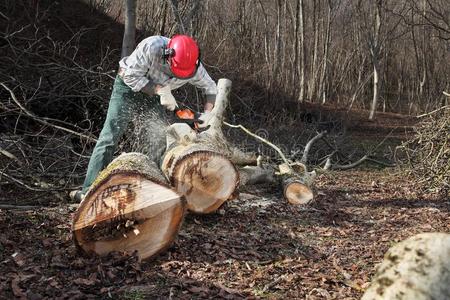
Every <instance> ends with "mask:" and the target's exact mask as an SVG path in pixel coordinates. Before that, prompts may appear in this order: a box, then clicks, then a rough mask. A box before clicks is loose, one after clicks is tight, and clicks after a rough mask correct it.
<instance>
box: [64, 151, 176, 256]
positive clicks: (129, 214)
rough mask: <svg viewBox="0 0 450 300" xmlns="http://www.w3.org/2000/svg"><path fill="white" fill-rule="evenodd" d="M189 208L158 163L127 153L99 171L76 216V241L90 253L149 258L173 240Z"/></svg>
mask: <svg viewBox="0 0 450 300" xmlns="http://www.w3.org/2000/svg"><path fill="white" fill-rule="evenodd" d="M184 212H185V200H184V198H183V197H182V196H180V194H179V193H177V192H175V191H174V190H173V189H172V188H171V187H170V186H169V185H168V184H167V181H166V179H165V178H164V176H163V175H162V174H161V172H160V170H159V169H158V167H157V165H156V164H155V163H154V162H152V161H151V160H150V159H149V158H148V157H147V156H145V155H143V154H139V153H127V154H122V155H121V156H119V157H118V158H116V159H115V160H114V161H112V162H111V163H110V164H109V166H108V167H107V168H106V169H105V170H104V171H103V172H101V173H100V175H99V176H98V178H97V180H96V181H95V182H94V183H93V185H92V187H91V188H90V190H89V192H88V193H87V195H86V197H85V199H84V200H83V201H82V202H81V203H80V206H79V208H78V210H77V211H76V213H75V215H74V219H73V226H72V231H73V236H74V240H75V243H76V244H77V245H78V246H79V248H81V249H82V250H83V251H85V252H87V253H96V254H98V255H105V254H107V253H109V252H111V251H121V252H128V253H133V252H135V251H137V254H138V256H139V258H140V259H146V258H150V257H152V256H154V255H156V254H157V253H159V252H160V251H162V250H164V249H165V248H167V247H168V246H170V244H171V243H172V241H173V240H174V238H175V237H176V235H177V233H178V231H179V228H180V226H181V223H182V220H183V216H184Z"/></svg>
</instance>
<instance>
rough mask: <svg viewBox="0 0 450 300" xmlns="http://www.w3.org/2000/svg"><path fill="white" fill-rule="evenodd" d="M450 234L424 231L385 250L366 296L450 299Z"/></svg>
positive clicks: (372, 299)
mask: <svg viewBox="0 0 450 300" xmlns="http://www.w3.org/2000/svg"><path fill="white" fill-rule="evenodd" d="M449 257H450V234H447V233H437V232H434V233H422V234H418V235H415V236H413V237H411V238H409V239H407V240H405V241H403V242H401V243H399V244H397V245H395V246H393V247H392V248H391V249H389V251H388V252H387V253H386V254H385V256H384V260H383V262H382V263H381V264H380V265H379V266H378V268H377V273H376V275H375V277H374V278H373V280H372V284H371V285H370V287H369V288H368V289H367V291H366V292H365V293H364V296H363V297H362V300H391V299H392V300H394V299H396V300H397V299H398V300H402V299H404V300H407V299H414V300H428V299H450V284H449V283H450V260H449Z"/></svg>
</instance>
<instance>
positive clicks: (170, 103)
mask: <svg viewBox="0 0 450 300" xmlns="http://www.w3.org/2000/svg"><path fill="white" fill-rule="evenodd" d="M156 94H158V95H159V97H160V100H161V101H160V102H161V105H162V106H164V107H165V108H166V109H167V110H170V111H173V110H175V108H177V107H178V105H177V101H175V98H174V97H173V95H172V92H171V91H170V86H169V85H166V86H164V87H157V88H156Z"/></svg>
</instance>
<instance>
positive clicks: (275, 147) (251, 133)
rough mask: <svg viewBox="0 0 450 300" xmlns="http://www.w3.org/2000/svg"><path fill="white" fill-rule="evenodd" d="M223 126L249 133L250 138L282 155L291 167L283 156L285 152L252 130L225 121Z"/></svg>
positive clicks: (286, 162)
mask: <svg viewBox="0 0 450 300" xmlns="http://www.w3.org/2000/svg"><path fill="white" fill-rule="evenodd" d="M223 124H225V125H227V126H228V127H231V128H239V129H241V130H243V131H244V132H245V133H247V134H248V135H250V136H252V137H254V138H255V139H257V140H259V141H261V142H263V143H265V144H266V145H268V146H270V147H272V148H273V149H274V150H275V151H276V152H277V153H278V154H279V155H280V157H281V159H282V160H283V162H284V163H285V164H287V165H289V161H288V160H287V158H286V156H285V155H284V154H283V152H282V151H281V149H280V148H279V147H278V146H276V145H274V144H272V143H271V142H269V141H268V140H266V139H264V138H262V137H260V136H259V135H257V134H254V133H253V132H251V131H250V130H248V129H247V128H245V127H244V126H242V125H240V124H239V125H233V124H230V123H227V122H225V121H223Z"/></svg>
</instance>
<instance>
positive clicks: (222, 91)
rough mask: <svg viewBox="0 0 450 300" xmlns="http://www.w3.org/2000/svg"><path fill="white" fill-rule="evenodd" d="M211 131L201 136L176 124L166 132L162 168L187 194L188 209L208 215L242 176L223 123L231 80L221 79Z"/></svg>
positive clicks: (220, 203) (231, 193)
mask: <svg viewBox="0 0 450 300" xmlns="http://www.w3.org/2000/svg"><path fill="white" fill-rule="evenodd" d="M217 89H218V93H217V97H216V103H215V106H214V109H213V115H214V116H215V117H213V118H212V119H211V120H210V122H209V123H208V124H207V125H209V126H210V128H209V129H208V130H206V131H205V132H202V133H201V134H195V132H194V131H192V130H191V129H189V128H187V127H186V126H187V125H186V124H174V125H172V126H170V128H169V130H168V131H167V151H166V153H165V155H164V158H163V160H162V165H161V169H162V171H163V172H164V174H165V175H166V177H167V178H168V179H169V181H170V183H171V184H172V185H173V186H174V187H175V189H176V190H177V191H178V192H179V193H181V194H182V195H184V196H185V197H186V200H187V208H188V209H189V210H190V211H192V212H195V213H200V214H208V213H212V212H214V211H215V210H217V209H218V208H219V207H220V206H221V205H222V204H223V203H224V202H225V201H227V200H228V199H230V198H232V197H233V196H234V195H235V190H236V188H237V186H238V184H239V173H238V171H237V170H236V168H235V166H234V164H233V163H232V162H231V161H230V159H229V158H230V156H231V154H230V153H231V150H230V146H229V144H228V143H227V141H226V139H225V138H224V136H223V133H222V129H221V126H222V125H221V124H222V119H223V113H224V112H225V108H226V106H227V103H228V95H229V93H230V89H231V81H229V80H228V79H220V80H219V82H218V85H217Z"/></svg>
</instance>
